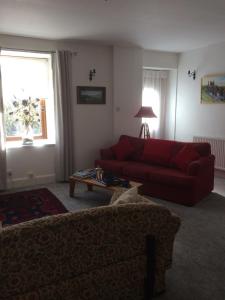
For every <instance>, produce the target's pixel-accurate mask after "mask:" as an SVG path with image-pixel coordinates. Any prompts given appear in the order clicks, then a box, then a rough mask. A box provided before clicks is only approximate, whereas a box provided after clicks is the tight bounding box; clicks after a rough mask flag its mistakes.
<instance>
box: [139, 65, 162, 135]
mask: <svg viewBox="0 0 225 300" xmlns="http://www.w3.org/2000/svg"><path fill="white" fill-rule="evenodd" d="M167 78H168V71H158V70H143V90H142V105H143V106H151V107H152V109H153V111H154V113H155V114H156V116H157V118H155V119H145V120H144V122H147V123H148V124H149V128H150V132H151V136H152V137H156V138H164V137H165V112H166V91H167Z"/></svg>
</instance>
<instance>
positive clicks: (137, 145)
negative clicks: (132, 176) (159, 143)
mask: <svg viewBox="0 0 225 300" xmlns="http://www.w3.org/2000/svg"><path fill="white" fill-rule="evenodd" d="M124 139H128V141H129V142H130V143H131V145H132V146H133V147H134V152H133V153H132V154H131V155H130V157H129V160H134V161H141V157H142V153H143V149H144V145H145V140H144V139H141V138H138V137H134V136H129V135H121V136H120V141H121V140H124Z"/></svg>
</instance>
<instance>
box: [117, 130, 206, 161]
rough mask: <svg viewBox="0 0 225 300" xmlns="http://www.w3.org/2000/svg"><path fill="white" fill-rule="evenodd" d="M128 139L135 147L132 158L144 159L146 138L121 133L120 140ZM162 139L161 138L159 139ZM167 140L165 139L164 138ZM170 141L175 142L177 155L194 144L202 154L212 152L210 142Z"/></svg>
mask: <svg viewBox="0 0 225 300" xmlns="http://www.w3.org/2000/svg"><path fill="white" fill-rule="evenodd" d="M122 139H128V140H129V142H130V143H131V144H132V146H133V147H134V148H135V151H134V154H133V155H132V156H131V159H132V160H136V161H140V160H142V154H143V150H144V146H145V143H146V141H147V140H146V139H142V138H138V137H133V136H128V135H121V136H120V139H119V140H122ZM157 140H158V141H160V139H157ZM163 141H165V140H163ZM166 141H167V142H168V143H170V142H171V144H173V154H172V156H175V155H176V154H177V153H178V152H179V151H180V150H181V149H182V148H183V147H184V146H185V145H193V147H194V148H195V150H196V151H197V152H198V153H199V155H200V156H209V155H210V154H211V147H210V144H209V143H192V142H179V141H172V140H171V141H170V140H166Z"/></svg>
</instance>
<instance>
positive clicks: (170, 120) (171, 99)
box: [165, 69, 177, 140]
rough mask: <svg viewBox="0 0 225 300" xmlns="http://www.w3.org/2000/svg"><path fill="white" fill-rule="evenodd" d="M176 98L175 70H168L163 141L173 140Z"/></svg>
mask: <svg viewBox="0 0 225 300" xmlns="http://www.w3.org/2000/svg"><path fill="white" fill-rule="evenodd" d="M176 96H177V70H176V69H175V70H170V71H169V77H168V83H167V97H166V120H165V139H168V140H173V139H174V138H175V136H174V133H175V126H176V124H175V120H176V118H175V112H176Z"/></svg>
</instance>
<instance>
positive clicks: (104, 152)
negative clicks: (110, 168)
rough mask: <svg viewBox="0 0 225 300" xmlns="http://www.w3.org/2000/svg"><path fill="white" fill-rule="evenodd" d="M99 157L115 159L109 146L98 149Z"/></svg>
mask: <svg viewBox="0 0 225 300" xmlns="http://www.w3.org/2000/svg"><path fill="white" fill-rule="evenodd" d="M100 157H101V159H109V160H110V159H115V155H114V153H113V151H112V149H111V148H107V149H101V150H100Z"/></svg>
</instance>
